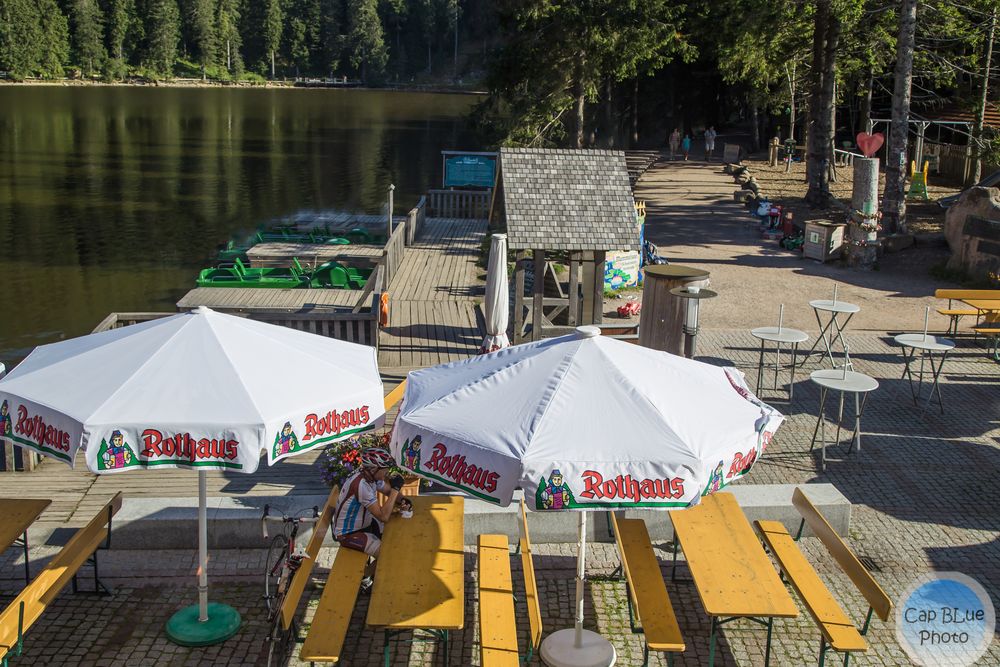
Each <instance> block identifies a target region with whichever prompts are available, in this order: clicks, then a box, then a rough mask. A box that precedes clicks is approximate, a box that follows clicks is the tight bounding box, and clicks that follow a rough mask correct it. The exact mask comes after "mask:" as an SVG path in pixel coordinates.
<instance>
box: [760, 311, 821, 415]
mask: <svg viewBox="0 0 1000 667" xmlns="http://www.w3.org/2000/svg"><path fill="white" fill-rule="evenodd" d="M750 335H751V336H753V337H754V338H756V339H757V340H759V341H760V357H759V358H758V360H757V390H756V393H757V397H758V398H760V391H761V387H763V386H764V367H765V363H764V357H765V355H766V354H767V353H768V352H770V350H768V349H766V348H767V344H768V343H774V344H775V347H774V382H773V383H772V385H771V389H773V390H775V391H777V390H778V376H779V375H780V373H781V369H782V368H788V369H789V378H788V402H789V403H791V401H792V391H793V390H794V388H795V366H796V358H797V356H798V351H799V343H804V342H805V341H807V340H809V334H807V333H806V332H804V331H799V330H798V329H792V328H790V327H758V328H756V329H751V331H750ZM782 345H788V346H790V348H791V351H792V363H791V365H790V366H784V367H783V366H782V365H781V346H782ZM766 366H768V367H770V366H771V364H770V363H767V364H766Z"/></svg>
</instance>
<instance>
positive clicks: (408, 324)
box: [0, 218, 487, 525]
mask: <svg viewBox="0 0 1000 667" xmlns="http://www.w3.org/2000/svg"><path fill="white" fill-rule="evenodd" d="M486 227H487V226H486V221H485V220H465V219H456V218H445V219H435V218H427V219H426V221H425V223H424V224H423V225H422V227H421V230H420V233H419V235H418V236H417V238H416V239H415V242H414V243H413V244H412V245H411V246H410V247H409V248H408V249H407V252H406V255H405V256H404V258H403V260H402V262H401V263H400V266H399V269H398V271H397V272H396V274H395V275H394V277H393V280H392V282H391V283H390V285H389V288H388V291H389V293H390V299H391V321H390V323H389V326H388V327H384V328H382V329H381V330H380V331H379V343H380V349H379V365H380V369H381V371H382V380H383V383H384V388H385V391H386V393H388V392H389V391H391V390H392V389H393V388H395V387H396V385H398V384H399V382H400V381H402V380H403V379H404V378H405V377H406V373H407V371H409V370H413V369H415V368H424V367H426V366H430V365H434V364H438V363H444V362H448V361H455V360H458V359H463V358H466V357H469V356H472V355H474V354H476V352H477V351H478V349H479V346H480V344H481V343H482V339H483V335H484V329H483V325H482V314H481V313H482V307H481V301H482V298H483V289H484V280H483V279H481V278H480V276H484V275H485V272H484V271H483V270H482V269H479V268H478V267H477V266H476V261H477V259H478V257H479V253H480V247H481V244H482V243H483V241H484V239H485V238H486V234H487V228H486ZM241 292H242V293H243V294H241ZM246 293H252V294H246ZM360 295H361V291H360V290H355V291H347V290H300V289H291V290H271V289H240V288H208V287H203V288H198V289H195V290H192V291H191V292H189V293H188V294H187V296H185V297H184V298H183V299H182V300H181V301H180V302H179V303H178V304H177V305H178V307H179V308H181V309H187V308H194V307H197V306H198V305H206V306H210V307H212V308H216V309H219V310H222V311H226V310H231V309H234V308H235V309H238V307H239V304H240V303H241V302H243V303H245V301H246V300H247V299H253V300H258V301H259V303H260V304H261V305H262V306H264V307H266V308H274V309H275V310H276V311H281V310H289V311H291V310H302V309H306V310H308V309H310V308H317V307H320V308H330V307H338V308H339V307H344V308H352V307H354V306H355V305H356V303H355V302H356V300H357V299H358V297H359V296H360ZM152 315H154V316H155V315H160V314H159V313H155V314H152ZM148 317H149V316H148V314H147V316H144V319H148ZM137 321H142V320H137ZM122 323H123V324H125V323H128V322H122ZM305 324H306V325H307V326H304V327H302V328H306V330H309V329H308V320H305ZM113 325H114V324H113V323H112V324H109V326H113ZM297 328H299V327H298V326H297ZM338 337H341V336H338ZM345 339H348V340H349V338H345ZM395 414H396V409H393V410H391V411H390V412H389V414H388V415H387V424H391V423H392V420H393V419H394V418H395ZM318 457H319V452H318V451H316V452H310V453H307V454H303V455H300V456H294V457H291V458H289V459H287V460H285V461H282V462H280V463H278V464H277V465H275V466H273V467H268V466H267V464H266V463H262V464H261V466H260V467H259V468H258V469H257V472H256V473H254V474H252V475H247V474H244V473H237V472H219V471H212V472H209V473H208V474H207V478H208V493H209V495H211V496H244V495H277V496H283V495H291V494H325V493H327V489H326V487H325V485H324V484H323V482H322V480H321V479H320V475H319V471H318V469H317V467H316V460H317V458H318ZM0 480H2V481H0V497H4V498H51V499H52V500H53V503H52V505H50V506H49V508H48V509H47V510H46V511H45V512H44V513H43V514H42V516H41V518H40V521H41V522H43V523H48V524H49V525H61V524H65V523H69V524H71V525H80V524H82V523H85V522H86V521H88V520H89V519H90V518H91V517H92V516H93V515H94V513H95V512H96V511H97V510H98V508H99V507H101V506H102V505H103V504H104V503H105V502H106V501H107V500H108V499H109V498H110V497H111V496H112V495H113V494H114V493H115V492H117V491H122V492H124V493H125V495H126V496H127V497H140V496H142V497H156V498H159V497H162V498H171V497H183V498H190V497H193V496H195V495H196V494H197V492H198V482H197V480H198V475H197V472H196V471H188V470H141V471H136V472H133V473H128V474H125V475H104V476H98V475H94V474H92V473H90V472H89V471H88V470H87V469H86V465H85V463H84V462H83V455H82V453H81V454H80V456H79V457H78V463H77V467H76V468H75V469H71V468H69V467H68V466H66V464H64V463H62V462H61V461H56V460H54V459H51V458H48V457H43V458H42V462H41V464H40V465H39V466H38V468H37V469H36V470H34V471H32V472H26V473H0Z"/></svg>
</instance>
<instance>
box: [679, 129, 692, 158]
mask: <svg viewBox="0 0 1000 667" xmlns="http://www.w3.org/2000/svg"><path fill="white" fill-rule="evenodd" d="M681 152H682V153H684V161H685V162H686V161H687V159H688V155H689V154H690V153H691V135H689V134H687V133H686V132H685V133H684V140H683V141H681Z"/></svg>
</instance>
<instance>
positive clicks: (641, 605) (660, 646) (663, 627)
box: [608, 512, 685, 665]
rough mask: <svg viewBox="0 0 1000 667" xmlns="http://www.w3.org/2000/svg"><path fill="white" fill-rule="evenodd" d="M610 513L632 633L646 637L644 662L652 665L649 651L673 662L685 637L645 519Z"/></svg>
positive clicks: (681, 649)
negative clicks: (620, 517) (620, 516)
mask: <svg viewBox="0 0 1000 667" xmlns="http://www.w3.org/2000/svg"><path fill="white" fill-rule="evenodd" d="M608 514H609V515H610V516H611V524H612V526H613V528H614V534H615V542H617V543H618V553H619V555H620V556H621V569H622V574H623V575H624V576H625V587H626V589H627V590H626V592H627V597H626V601H627V603H628V618H629V623H630V624H631V626H632V632H634V633H636V634H638V633H642V634H643V635H644V636H645V639H644V641H643V646H642V664H643V665H648V664H649V652H650V651H665V652H667V665H673V664H674V653H681V652H683V651H684V648H685V647H684V638H683V637H681V629H680V626H678V625H677V616H676V615H674V607H673V605H671V604H670V596H669V595H668V594H667V586H666V584H665V583H664V581H663V573H662V572H660V562H659V561H658V560H657V558H656V553H655V552H654V551H653V544H652V542H650V540H649V532H648V531H647V530H646V522H645V521H643V520H642V519H618V518H617V517H616V516H615V513H614V512H609V513H608Z"/></svg>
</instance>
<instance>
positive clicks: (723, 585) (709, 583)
mask: <svg viewBox="0 0 1000 667" xmlns="http://www.w3.org/2000/svg"><path fill="white" fill-rule="evenodd" d="M670 520H671V522H672V523H673V525H674V569H676V567H677V549H678V545H679V546H680V548H682V549H683V550H684V557H685V558H686V559H687V563H688V568H689V569H690V570H691V576H692V577H693V579H694V584H695V587H696V588H697V589H698V596H699V597H700V598H701V603H702V606H704V607H705V612H706V613H708V615H709V616H711V617H712V630H711V634H710V635H709V651H708V664H709V665H712V664H714V662H715V631H716V628H717V627H718V626H720V625H722V624H724V623H727V622H729V621H732V620H735V619H738V618H746V619H748V620H752V621H754V622H756V623H759V624H761V625H764V626H766V627H767V649H766V653H765V658H764V663H765V665H766V664H768V663H769V662H770V657H771V630H772V624H773V622H774V618H775V617H782V618H791V617H795V616H798V614H799V611H798V607H796V605H795V601H794V600H792V597H791V595H789V594H788V590H787V589H786V588H785V585H784V584H783V583H782V582H781V579H780V578H779V577H778V573H777V571H776V570H775V569H774V565H772V564H771V560H770V559H769V558H768V557H767V554H766V553H765V552H764V548H763V547H762V546H761V544H760V540H759V539H758V538H757V535H756V533H754V530H753V526H751V525H750V522H749V521H747V518H746V515H744V514H743V510H742V509H740V506H739V504H738V503H737V502H736V498H735V497H734V496H733V494H731V493H715V494H712V495H710V496H706V497H705V498H702V500H701V503H700V504H699V505H696V506H695V507H692V508H690V509H686V510H677V511H673V512H671V513H670ZM673 577H674V574H673V572H671V578H673Z"/></svg>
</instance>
